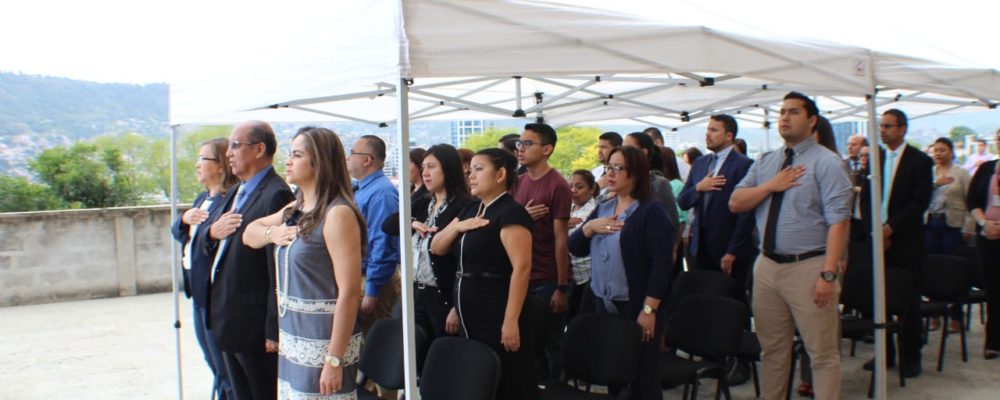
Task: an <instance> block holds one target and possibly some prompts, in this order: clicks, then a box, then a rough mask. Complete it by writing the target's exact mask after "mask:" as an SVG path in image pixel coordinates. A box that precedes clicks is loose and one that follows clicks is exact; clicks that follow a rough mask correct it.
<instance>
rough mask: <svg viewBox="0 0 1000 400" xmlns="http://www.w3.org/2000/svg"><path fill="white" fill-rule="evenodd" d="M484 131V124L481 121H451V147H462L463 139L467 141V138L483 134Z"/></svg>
mask: <svg viewBox="0 0 1000 400" xmlns="http://www.w3.org/2000/svg"><path fill="white" fill-rule="evenodd" d="M484 129H485V124H484V121H483V120H481V119H479V120H465V121H453V122H452V123H451V145H452V146H455V147H462V145H463V144H465V139H468V138H469V136H472V135H475V134H477V133H483V130H484Z"/></svg>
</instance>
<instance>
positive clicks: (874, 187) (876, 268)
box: [868, 96, 903, 399]
mask: <svg viewBox="0 0 1000 400" xmlns="http://www.w3.org/2000/svg"><path fill="white" fill-rule="evenodd" d="M876 112H877V111H876V109H875V96H868V140H869V143H874V144H878V143H880V142H879V137H878V135H877V134H876V132H877V131H878V128H877V126H878V125H877V123H878V122H877V119H878V115H877V114H876ZM879 148H880V147H879V146H872V147H870V149H871V150H869V155H868V160H869V161H868V162H869V165H870V166H874V165H882V164H881V161H879V159H880V158H881V157H880V156H881V154H879V151H878V149H879ZM868 169H869V171H871V172H870V173H871V175H870V176H871V179H870V181H869V183H870V185H871V186H870V187H869V189H870V192H871V204H870V205H869V206H870V207H871V216H872V221H882V169H881V168H871V167H869V168H868ZM873 225H874V222H873ZM872 232H873V234H872V280H873V281H874V285H873V286H874V289H875V290H874V294H875V299H874V300H875V301H874V304H875V325H876V326H885V321H886V310H885V253H883V251H882V249H884V248H885V247H884V243H883V240H882V229H881V227H879V228H874V229H872ZM885 357H886V332H885V328H876V329H875V398H876V399H885V398H886V396H887V387H886V359H885ZM902 367H903V366H902V365H900V366H899V368H902Z"/></svg>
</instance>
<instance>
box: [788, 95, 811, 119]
mask: <svg viewBox="0 0 1000 400" xmlns="http://www.w3.org/2000/svg"><path fill="white" fill-rule="evenodd" d="M791 99H795V100H802V103H803V106H804V107H805V109H806V116H807V117H812V116H816V115H819V107H816V102H815V101H813V99H810V98H809V97H808V96H806V95H804V94H802V93H799V92H794V91H792V92H788V94H786V95H785V98H784V99H783V100H791Z"/></svg>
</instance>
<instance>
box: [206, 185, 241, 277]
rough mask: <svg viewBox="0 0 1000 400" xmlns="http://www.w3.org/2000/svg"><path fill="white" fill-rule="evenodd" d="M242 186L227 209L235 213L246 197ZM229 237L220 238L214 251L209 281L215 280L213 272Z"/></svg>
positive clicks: (217, 267) (217, 266)
mask: <svg viewBox="0 0 1000 400" xmlns="http://www.w3.org/2000/svg"><path fill="white" fill-rule="evenodd" d="M244 187H245V186H244V185H242V184H241V185H240V187H239V189H237V190H236V199H235V200H233V206H232V207H231V208H230V209H229V211H232V212H234V213H235V212H237V211H238V210H239V209H240V207H243V204H242V203H243V199H244V198H246V194H247V193H246V190H244ZM231 237H232V236H230V237H227V238H225V239H222V241H221V242H220V243H219V247H218V248H217V249H216V251H215V261H214V262H212V275H211V276H210V279H209V281H210V282H215V273H216V272H217V271H218V270H219V262H220V261H222V254H223V253H225V252H226V245H228V244H229V238H231Z"/></svg>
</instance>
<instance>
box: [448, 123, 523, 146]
mask: <svg viewBox="0 0 1000 400" xmlns="http://www.w3.org/2000/svg"><path fill="white" fill-rule="evenodd" d="M511 133H520V132H519V131H518V130H517V129H516V128H504V129H499V128H488V129H486V130H484V131H483V132H482V133H477V134H475V135H471V136H469V137H468V138H466V139H465V143H463V144H462V147H463V148H466V149H469V150H472V151H479V150H482V149H487V148H490V147H497V142H499V141H500V138H502V137H503V136H504V135H508V134H511Z"/></svg>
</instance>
